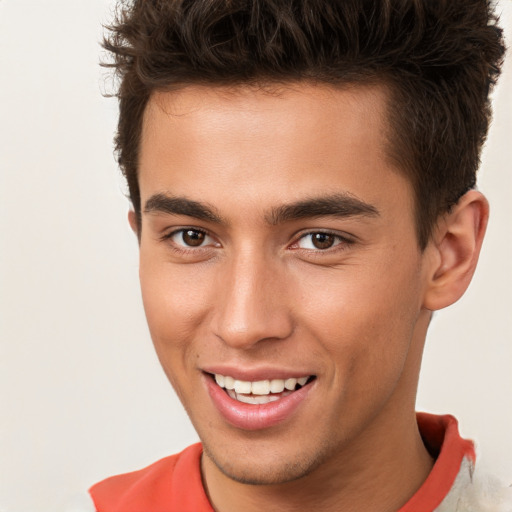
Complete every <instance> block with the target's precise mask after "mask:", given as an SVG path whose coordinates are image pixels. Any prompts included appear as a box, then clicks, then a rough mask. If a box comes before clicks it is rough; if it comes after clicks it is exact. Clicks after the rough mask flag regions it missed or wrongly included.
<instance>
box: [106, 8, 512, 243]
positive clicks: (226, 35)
mask: <svg viewBox="0 0 512 512" xmlns="http://www.w3.org/2000/svg"><path fill="white" fill-rule="evenodd" d="M107 28H108V30H109V33H108V34H107V36H106V37H105V39H104V42H103V45H104V47H105V48H106V49H107V50H108V51H109V52H111V54H112V56H113V61H112V62H110V63H109V64H107V66H111V67H113V68H114V69H115V72H116V74H117V76H118V78H119V79H120V85H119V89H118V91H117V96H118V99H119V107H120V113H119V125H118V132H117V136H116V139H115V143H116V150H117V154H118V161H119V165H120V167H121V169H122V171H123V173H124V175H125V177H126V180H127V183H128V188H129V193H130V198H131V201H132V204H133V207H134V209H135V212H136V214H137V218H138V221H139V223H140V209H141V204H140V191H139V185H138V177H137V168H138V152H139V144H140V136H141V129H142V120H143V115H144V110H145V107H146V104H147V102H148V100H149V98H150V96H151V94H152V93H153V92H154V91H157V90H172V89H175V88H178V87H183V86H186V85H187V84H215V85H232V86H233V85H234V86H236V85H239V84H251V83H265V82H279V83H282V82H293V81H304V80H309V81H314V82H320V83H326V84H333V85H336V84H346V83H368V82H375V83H384V84H386V85H388V87H389V90H390V93H391V96H390V100H389V104H388V114H389V121H390V128H391V136H390V144H389V146H390V147H389V155H390V157H392V158H393V159H394V161H395V162H396V163H397V165H398V167H399V169H400V170H401V171H402V172H404V173H405V174H406V176H407V177H408V179H409V180H410V181H411V183H412V185H413V188H414V192H415V201H416V202H415V204H416V222H417V233H418V241H419V245H420V247H421V248H424V247H425V246H426V244H427V242H428V239H429V237H430V234H431V230H432V227H433V225H434V223H435V221H436V219H437V217H438V215H439V214H441V213H443V212H445V211H447V210H449V209H450V208H451V206H453V205H454V204H455V203H456V202H457V201H458V199H459V198H460V197H461V196H462V195H463V194H464V193H465V192H467V191H468V190H469V189H471V188H473V187H474V186H475V182H476V171H477V168H478V166H479V160H480V151H481V148H482V145H483V142H484V140H485V137H486V134H487V129H488V126H489V121H490V103H489V92H490V89H491V88H492V86H493V85H494V83H495V82H496V79H497V77H498V75H499V72H500V66H501V63H502V59H503V55H504V51H505V48H504V44H503V39H502V31H501V29H500V28H499V27H498V26H497V20H496V17H495V15H494V14H493V10H492V6H491V4H490V2H489V1H487V0H208V1H206V0H134V1H132V2H129V1H121V2H120V4H119V5H118V11H117V16H116V20H115V22H114V23H113V24H112V25H111V26H109V27H107ZM139 225H140V224H139Z"/></svg>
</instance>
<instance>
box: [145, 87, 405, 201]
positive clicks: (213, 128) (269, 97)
mask: <svg viewBox="0 0 512 512" xmlns="http://www.w3.org/2000/svg"><path fill="white" fill-rule="evenodd" d="M387 97H388V95H387V90H386V89H385V88H384V87H383V86H346V87H344V88H334V87H330V86H326V85H314V84H288V85H286V86H280V87H277V86H275V87H272V89H270V88H261V87H251V86H243V87H242V86H240V87H231V88H228V87H206V86H188V87H185V88H183V89H181V90H179V91H175V92H159V93H156V94H154V95H153V96H152V97H151V99H150V101H149V103H148V106H147V109H146V112H145V116H144V122H143V131H142V138H141V148H140V149H141V151H140V161H139V169H140V173H139V183H140V189H141V196H142V201H143V204H144V198H148V197H149V196H151V195H153V194H155V193H171V194H172V195H185V196H187V197H189V196H190V195H194V196H196V197H193V199H196V198H200V199H201V200H202V201H208V202H211V203H221V204H225V205H228V204H230V202H233V201H234V199H238V200H239V201H242V200H243V201H244V202H245V204H247V205H248V204H251V203H252V202H259V203H261V204H262V203H268V205H269V206H270V207H272V206H273V204H272V203H283V202H287V201H293V200H301V199H303V198H304V197H305V196H307V195H310V196H318V195H322V194H326V193H329V194H333V193H338V192H341V193H348V194H352V195H354V196H356V197H362V198H364V200H365V201H367V202H372V201H373V202H375V201H378V200H379V197H380V196H383V195H386V194H387V195H389V196H390V197H393V196H395V195H396V190H395V189H396V187H397V186H399V187H401V188H404V179H403V178H402V176H401V175H400V173H398V172H397V171H396V169H395V168H394V167H393V165H392V163H391V162H390V160H389V159H388V158H387V152H386V148H387V145H388V139H387V131H388V126H387V122H386V121H387V120H386V108H387ZM405 187H406V188H408V184H405ZM234 194H236V197H234ZM378 196H379V197H378ZM406 199H407V200H409V198H406Z"/></svg>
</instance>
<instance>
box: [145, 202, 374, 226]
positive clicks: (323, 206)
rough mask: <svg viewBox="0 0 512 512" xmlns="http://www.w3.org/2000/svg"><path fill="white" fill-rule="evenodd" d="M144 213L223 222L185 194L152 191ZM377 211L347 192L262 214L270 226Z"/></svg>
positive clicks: (213, 211)
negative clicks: (175, 194)
mask: <svg viewBox="0 0 512 512" xmlns="http://www.w3.org/2000/svg"><path fill="white" fill-rule="evenodd" d="M144 213H165V214H168V215H186V216H187V217H193V218H196V219H199V220H203V221H208V222H214V223H216V224H223V223H226V221H224V219H223V218H222V216H221V215H220V214H219V213H218V212H217V211H216V209H215V208H213V207H211V206H209V205H207V204H205V203H200V202H198V201H194V200H192V199H187V198H185V197H175V196H168V195H166V194H155V195H153V196H151V197H150V198H149V199H148V200H147V201H146V204H145V206H144ZM379 215H380V214H379V211H378V210H377V208H376V207H375V206H373V205H371V204H369V203H365V202H364V201H362V200H360V199H358V198H356V197H354V196H352V195H350V194H333V195H330V196H322V197H313V198H308V199H304V200H301V201H297V202H294V203H290V204H284V205H281V206H278V207H276V208H272V209H271V210H270V212H269V213H268V214H267V215H266V216H265V219H266V221H267V222H268V223H269V224H271V225H278V224H282V223H284V222H289V221H292V220H300V219H305V218H314V217H341V218H346V217H378V216H379Z"/></svg>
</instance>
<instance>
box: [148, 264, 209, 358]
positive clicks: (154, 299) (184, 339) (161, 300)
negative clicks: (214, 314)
mask: <svg viewBox="0 0 512 512" xmlns="http://www.w3.org/2000/svg"><path fill="white" fill-rule="evenodd" d="M140 282H141V291H142V300H143V303H144V310H145V313H146V318H147V321H148V326H149V330H150V332H151V337H152V339H153V343H154V345H155V348H156V351H157V353H158V356H159V357H160V359H161V361H162V363H164V359H165V362H167V361H169V360H172V359H173V358H178V359H182V358H183V357H184V356H186V355H187V353H188V351H190V350H192V347H193V343H192V340H193V339H194V338H195V337H197V330H198V328H199V326H201V325H203V322H202V319H203V318H204V316H205V315H206V314H207V313H208V310H209V304H210V303H211V300H210V298H209V296H210V293H209V288H210V287H209V286H208V281H207V280H206V279H204V276H202V275H201V273H200V272H198V271H197V267H196V266H195V265H181V266H179V267H177V266H175V265H172V264H170V263H168V262H163V263H162V262H155V261H154V260H153V259H152V258H149V257H148V258H146V257H145V256H144V254H141V262H140ZM180 353H181V356H182V357H180ZM173 360H176V359H173Z"/></svg>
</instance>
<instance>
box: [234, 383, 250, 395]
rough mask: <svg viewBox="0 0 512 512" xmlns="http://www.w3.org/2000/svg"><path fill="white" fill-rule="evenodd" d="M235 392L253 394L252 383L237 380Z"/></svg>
mask: <svg viewBox="0 0 512 512" xmlns="http://www.w3.org/2000/svg"><path fill="white" fill-rule="evenodd" d="M235 391H236V392H237V393H247V394H249V393H250V392H251V383H250V382H248V381H246V380H235Z"/></svg>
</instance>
